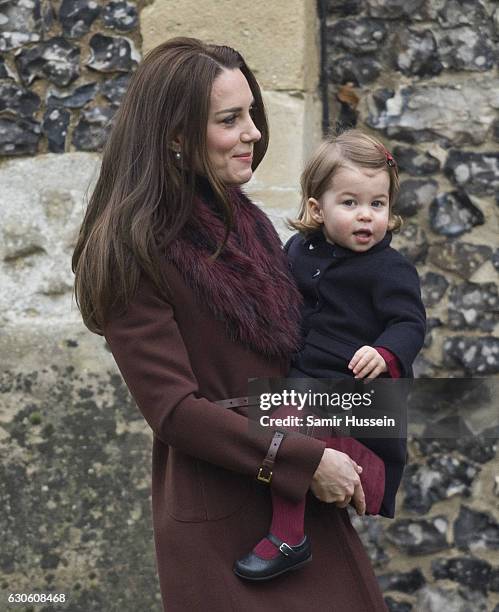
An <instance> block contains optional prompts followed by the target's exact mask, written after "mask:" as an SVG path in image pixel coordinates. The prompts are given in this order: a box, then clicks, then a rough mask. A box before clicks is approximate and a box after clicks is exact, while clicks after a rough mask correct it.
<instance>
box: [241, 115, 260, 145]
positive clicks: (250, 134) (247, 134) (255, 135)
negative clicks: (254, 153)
mask: <svg viewBox="0 0 499 612" xmlns="http://www.w3.org/2000/svg"><path fill="white" fill-rule="evenodd" d="M261 137H262V134H261V132H260V130H259V129H258V128H257V127H256V125H255V124H254V122H253V119H249V122H248V127H247V128H246V130H245V131H244V132H242V134H241V140H242V141H243V142H258V141H259V140H260V138H261Z"/></svg>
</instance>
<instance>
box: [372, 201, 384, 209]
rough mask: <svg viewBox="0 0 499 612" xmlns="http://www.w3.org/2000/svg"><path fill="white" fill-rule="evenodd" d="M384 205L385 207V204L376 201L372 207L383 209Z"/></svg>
mask: <svg viewBox="0 0 499 612" xmlns="http://www.w3.org/2000/svg"><path fill="white" fill-rule="evenodd" d="M384 205H385V203H384V202H381V200H374V202H372V203H371V206H372V207H373V208H381V207H382V206H384Z"/></svg>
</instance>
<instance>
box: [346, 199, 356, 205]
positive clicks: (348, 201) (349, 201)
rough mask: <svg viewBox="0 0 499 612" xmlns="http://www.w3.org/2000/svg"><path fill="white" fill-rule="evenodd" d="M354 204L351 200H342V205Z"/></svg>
mask: <svg viewBox="0 0 499 612" xmlns="http://www.w3.org/2000/svg"><path fill="white" fill-rule="evenodd" d="M354 204H355V202H354V201H353V200H344V201H343V205H344V206H353V205H354Z"/></svg>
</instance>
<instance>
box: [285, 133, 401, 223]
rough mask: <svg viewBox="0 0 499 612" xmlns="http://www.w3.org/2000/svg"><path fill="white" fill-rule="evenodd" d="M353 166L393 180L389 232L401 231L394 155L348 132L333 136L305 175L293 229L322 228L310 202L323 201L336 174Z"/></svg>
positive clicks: (369, 138)
mask: <svg viewBox="0 0 499 612" xmlns="http://www.w3.org/2000/svg"><path fill="white" fill-rule="evenodd" d="M345 162H346V163H348V162H350V163H351V164H354V165H356V166H360V167H362V168H384V169H385V170H386V171H387V172H388V174H389V176H390V188H389V218H388V229H389V230H390V231H397V230H398V229H400V226H401V225H402V218H401V217H400V216H399V215H396V214H394V213H393V205H394V203H395V200H396V198H397V194H398V192H399V188H400V182H399V176H398V170H397V164H396V163H395V161H394V160H393V157H392V155H391V153H389V152H388V150H387V149H386V148H385V146H384V145H383V144H382V143H381V142H380V141H379V140H376V138H373V137H372V136H368V135H367V134H364V133H363V132H361V131H360V130H357V129H348V130H345V131H344V132H341V133H340V134H337V135H333V136H330V137H329V138H327V139H326V140H324V141H323V142H322V144H320V145H319V147H318V148H317V150H316V151H315V153H314V154H313V155H312V157H311V158H310V160H309V161H308V163H307V165H306V166H305V170H304V171H303V173H302V175H301V180H300V183H301V206H300V211H299V213H298V218H297V219H295V220H292V221H289V225H290V227H292V228H294V229H296V230H298V231H299V232H302V233H303V234H306V235H307V234H311V233H312V232H315V231H316V230H318V229H319V228H320V227H321V224H320V223H318V222H317V221H315V219H313V217H312V215H311V214H310V209H309V206H308V204H307V202H308V199H309V198H315V199H316V200H319V199H320V198H321V197H322V195H323V194H324V193H325V192H326V191H327V190H328V189H330V187H331V185H332V180H333V177H334V175H335V173H336V171H337V170H338V169H339V168H341V167H342V166H344V165H345Z"/></svg>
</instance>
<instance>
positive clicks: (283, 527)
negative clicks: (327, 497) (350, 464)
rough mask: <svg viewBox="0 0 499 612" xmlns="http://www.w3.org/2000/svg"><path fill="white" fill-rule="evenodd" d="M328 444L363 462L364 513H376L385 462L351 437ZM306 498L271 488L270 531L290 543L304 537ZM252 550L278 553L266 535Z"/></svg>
mask: <svg viewBox="0 0 499 612" xmlns="http://www.w3.org/2000/svg"><path fill="white" fill-rule="evenodd" d="M325 441H326V447H327V448H334V449H335V450H337V451H340V452H342V453H346V454H347V455H348V456H349V457H351V458H352V459H353V460H354V461H355V463H357V464H359V465H361V466H362V468H363V471H362V474H361V475H360V481H361V483H362V488H363V489H364V494H365V497H366V512H367V514H377V513H378V512H379V509H380V507H381V502H382V501H383V494H384V490H385V464H384V462H383V461H382V460H381V459H380V458H379V457H378V456H377V455H376V454H375V453H373V452H372V451H370V450H369V449H368V448H367V447H366V446H364V445H363V444H361V443H360V442H358V441H357V440H355V439H354V438H334V437H331V436H329V437H327V438H326V439H325ZM304 515H305V500H302V501H301V502H298V503H294V502H290V501H289V500H287V499H285V498H284V497H281V496H279V495H277V494H276V493H274V492H272V523H271V525H270V533H273V534H274V535H276V536H277V537H278V538H279V539H281V540H283V541H284V542H286V543H287V544H289V545H290V546H296V545H297V544H300V543H301V542H302V540H303V538H304V529H303V524H304ZM253 552H254V553H255V554H256V555H258V556H259V557H262V559H273V558H275V557H277V556H278V555H279V551H278V550H277V548H276V546H274V544H272V542H270V541H269V540H267V539H266V538H263V539H262V540H260V542H259V543H258V544H257V545H256V546H255V548H254V549H253Z"/></svg>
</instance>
